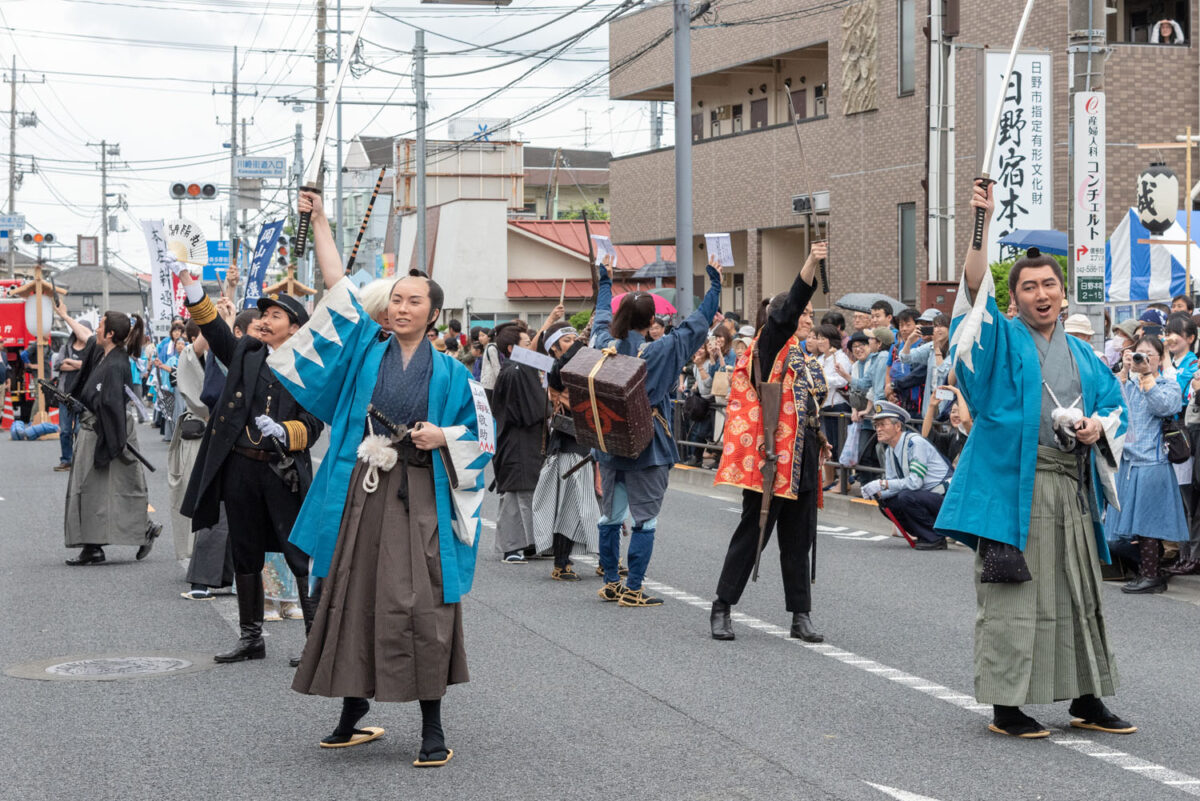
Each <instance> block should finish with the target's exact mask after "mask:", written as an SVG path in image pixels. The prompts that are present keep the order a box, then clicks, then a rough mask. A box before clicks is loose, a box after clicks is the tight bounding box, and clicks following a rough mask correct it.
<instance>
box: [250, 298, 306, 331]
mask: <svg viewBox="0 0 1200 801" xmlns="http://www.w3.org/2000/svg"><path fill="white" fill-rule="evenodd" d="M272 306H278V307H279V308H281V309H283V311H284V313H285V314H287V316H288V319H290V320H291V321H292V322H293V323H295V324H296V325H304V324H305V323H307V322H308V312H307V311H305V310H304V304H303V303H301V302H300V301H298V300H296V299H295V298H293V297H292V296H291V295H282V294H280V295H270V296H268V295H264V296H262V297H261V298H259V299H258V310H259V311H260V312H265V311H266V310H267V309H269V308H271V307H272Z"/></svg>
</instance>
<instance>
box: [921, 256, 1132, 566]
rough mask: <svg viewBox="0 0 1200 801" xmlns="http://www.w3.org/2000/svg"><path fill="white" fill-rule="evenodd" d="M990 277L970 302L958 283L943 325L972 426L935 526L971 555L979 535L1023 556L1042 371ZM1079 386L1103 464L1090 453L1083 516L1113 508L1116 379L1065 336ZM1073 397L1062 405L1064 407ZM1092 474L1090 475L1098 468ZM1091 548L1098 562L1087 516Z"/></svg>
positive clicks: (1117, 455)
mask: <svg viewBox="0 0 1200 801" xmlns="http://www.w3.org/2000/svg"><path fill="white" fill-rule="evenodd" d="M995 295H996V288H995V285H994V284H993V282H992V276H991V271H988V272H987V273H985V274H984V278H983V283H982V285H981V286H980V287H979V292H978V293H977V296H976V297H975V298H974V299H973V302H972V298H971V294H970V292H969V291H968V290H967V282H966V277H965V276H964V278H963V280H962V283H961V284H960V286H959V294H958V300H957V301H956V302H955V306H954V319H953V321H952V322H951V324H950V338H951V339H950V341H951V358H952V359H954V365H955V366H954V370H955V374H956V375H957V377H958V386H959V388H960V389H961V390H962V393H963V396H964V397H965V398H966V400H967V405H968V406H969V407H970V410H971V416H972V418H974V421H975V422H974V425H973V426H972V428H971V435H970V436H969V437H968V438H967V444H966V446H965V447H964V448H963V452H962V455H961V456H960V457H959V461H958V469H957V470H956V471H955V475H954V481H952V482H951V483H950V489H949V491H948V492H947V493H946V500H945V502H944V503H943V504H942V510H941V513H940V514H939V515H938V519H937V528H938V529H939V530H942V531H945V532H946V533H947V534H949V535H950V536H952V537H954V538H955V539H957V540H960V541H962V542H964V543H966V544H967V545H969V546H971V547H972V548H974V547H975V546H976V545H977V543H978V539H979V538H980V537H982V538H984V539H989V540H995V541H997V542H1003V543H1007V544H1009V545H1015V546H1016V547H1018V548H1020V549H1022V550H1024V549H1025V541H1026V539H1027V538H1028V536H1029V519H1030V514H1031V512H1032V506H1033V480H1034V472H1035V470H1036V468H1037V449H1038V428H1039V424H1040V421H1041V409H1042V369H1041V362H1040V360H1039V358H1038V351H1037V345H1036V344H1035V343H1034V341H1033V335H1032V334H1031V333H1030V331H1029V329H1028V328H1026V327H1025V326H1024V325H1023V324H1021V323H1020V322H1017V321H1014V320H1009V319H1007V318H1006V317H1005V316H1004V315H1003V314H1001V313H1000V309H999V308H998V307H997V306H996V297H995ZM1066 339H1067V343H1068V345H1069V347H1070V348H1071V355H1072V356H1073V357H1074V358H1075V364H1076V366H1077V368H1078V369H1079V381H1080V385H1081V387H1082V388H1083V413H1084V415H1086V416H1089V417H1090V416H1095V417H1096V418H1097V419H1099V420H1100V422H1101V424H1102V425H1103V427H1104V436H1103V437H1102V439H1101V443H1103V444H1105V445H1106V447H1107V450H1108V452H1110V453H1112V456H1113V462H1111V463H1109V462H1108V461H1107V459H1101V460H1100V464H1097V458H1096V453H1097V448H1095V447H1093V448H1091V449H1090V451H1091V455H1090V460H1091V472H1092V482H1091V485H1092V491H1093V494H1094V498H1093V509H1097V510H1099V509H1104V508H1105V497H1106V496H1107V498H1108V501H1109V502H1112V503H1116V488H1115V483H1114V481H1113V473H1114V471H1115V469H1116V466H1117V464H1119V463H1120V460H1121V448H1122V445H1123V441H1124V436H1125V426H1126V415H1125V403H1124V399H1123V398H1122V397H1121V387H1120V385H1119V384H1118V383H1117V379H1116V377H1114V376H1113V374H1112V371H1110V370H1109V369H1108V367H1107V366H1105V365H1104V364H1103V363H1102V362H1101V361H1100V360H1099V359H1097V358H1096V356H1095V354H1094V353H1093V352H1092V349H1091V346H1090V345H1089V344H1088V343H1086V342H1084V341H1083V340H1080V339H1077V338H1076V337H1073V336H1068V337H1067V338H1066ZM1071 400H1073V398H1065V399H1063V402H1064V403H1069V402H1070V401H1071ZM1098 468H1099V469H1098ZM1093 527H1094V529H1095V534H1096V546H1097V549H1098V551H1099V553H1100V555H1101V558H1102V559H1103V560H1104V561H1106V562H1107V561H1108V559H1109V556H1108V544H1107V543H1106V542H1105V539H1104V529H1103V526H1101V525H1100V522H1099V521H1098V520H1096V519H1095V517H1094V516H1093Z"/></svg>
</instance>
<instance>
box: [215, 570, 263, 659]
mask: <svg viewBox="0 0 1200 801" xmlns="http://www.w3.org/2000/svg"><path fill="white" fill-rule="evenodd" d="M233 580H234V583H235V584H236V585H237V604H238V624H239V626H240V627H241V631H242V636H241V637H240V638H239V639H238V643H237V646H236V647H235V648H234V649H233V650H232V651H230V652H229V653H225V654H217V655H216V656H214V657H213V661H214V662H221V663H225V662H242V661H245V660H247V659H265V658H266V656H267V644H266V643H265V642H264V641H263V636H262V621H263V583H262V574H261V573H238V574H237V575H236V576H234V578H233Z"/></svg>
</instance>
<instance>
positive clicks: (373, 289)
mask: <svg viewBox="0 0 1200 801" xmlns="http://www.w3.org/2000/svg"><path fill="white" fill-rule="evenodd" d="M395 283H396V281H395V279H394V278H376V279H375V280H374V281H372V282H371V283H369V284H367V285H366V286H364V287H363V288H362V289H360V290H359V292H358V300H359V302H360V303H362V307H363V310H364V311H366V313H367V314H368V315H369V316H370V317H371V318H372V319H373V318H375V317H378V316H379V315H381V314H383V313H384V312H386V311H387V307H388V302H389V301H390V300H391V297H392V286H393V285H394V284H395Z"/></svg>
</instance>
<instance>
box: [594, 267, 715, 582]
mask: <svg viewBox="0 0 1200 801" xmlns="http://www.w3.org/2000/svg"><path fill="white" fill-rule="evenodd" d="M714 262H715V260H714V261H713V262H709V265H708V280H709V287H708V292H706V293H705V295H704V300H703V301H702V302H701V303H700V308H699V309H696V311H695V312H693V313H692V314H691V315H690V316H689V317H688V318H687V319H686V320H684V321H683V322H682V323H680V324H679V325H678V326H676V327H675V328H674V330H672V331H671V333H669V334H664V335H663V336H662V337H660V338H659V339H655V340H651V339H649V336H648V335H649V332H650V326H651V324H652V323H653V322H654V297H653V296H652V295H650V294H649V293H647V292H628V293H626V294H625V296H624V297H623V298H621V304H620V306H618V307H617V312H616V314H615V315H614V314H613V310H612V278H611V277H610V276H609V273H608V270H607V269H606V267H608V266H609V265H610V264H611V261H610V260H609V259H608V258H606V259H605V264H604V266H602V267H601V268H600V289H599V291H598V292H597V293H596V312H595V314H594V315H593V316H592V346H593V347H597V348H608V347H613V348H615V349H616V351H617V353H620V354H622V355H624V356H637V357H639V358H641V359H642V361H644V362H645V363H646V394H647V395H649V396H650V408H651V409H652V410H653V412H654V424H653V425H654V439H652V440H651V441H650V444H649V445H648V446H647V447H646V450H644V451H642V452H641V454H639V455H638V457H637V458H636V459H629V458H626V457H624V456H612V455H610V454H607V453H604V452H601V451H597V452H596V464H597V466H598V467H599V471H600V489H601V496H602V497H601V501H600V514H601V516H600V524H599V526H598V529H599V534H600V567H601V569H603V570H604V587H602V588H601V589H600V598H601V599H603V600H605V601H616V602H617V603H618V604H619V605H620V606H661V605H662V599H661V598H657V597H655V596H652V595H647V594H646V593H645V592H643V591H642V579H643V578H644V577H645V575H646V566H647V565H649V564H650V554H651V553H652V552H653V551H654V531H655V528H656V527H657V525H658V512H659V510H660V509H661V508H662V502H663V497H664V496H665V495H666V493H667V476H668V474H669V473H670V472H671V466H672V465H673V464H675V462H677V461H679V452H678V451H677V450H676V448H675V438H674V437H673V436H672V435H671V429H670V426H669V425H668V424H667V420H669V419H671V416H672V414H671V391H672V390H673V389H674V388H675V384H676V382H677V381H678V380H679V371H680V370H682V369H683V365H684V364H686V363H687V361H688V359H690V358H691V357H692V354H693V353H695V352H696V350H697V349H698V348H699V347H700V346H701V345H703V344H704V340H705V338H706V337H707V336H708V327H709V326H710V325H712V319H713V315H714V314H716V312H717V304H718V303H719V302H720V300H721V268H720V266H718V265H716V264H715V263H714ZM626 514H628V515H630V516H632V517H633V533H632V534H631V535H630V537H629V553H628V559H629V576H628V577H627V578H626V581H625V583H624V584H622V583H621V575H620V573H619V572H618V571H619V570H620V564H619V557H620V555H621V525H622V524H623V522H624V520H625V516H626Z"/></svg>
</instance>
